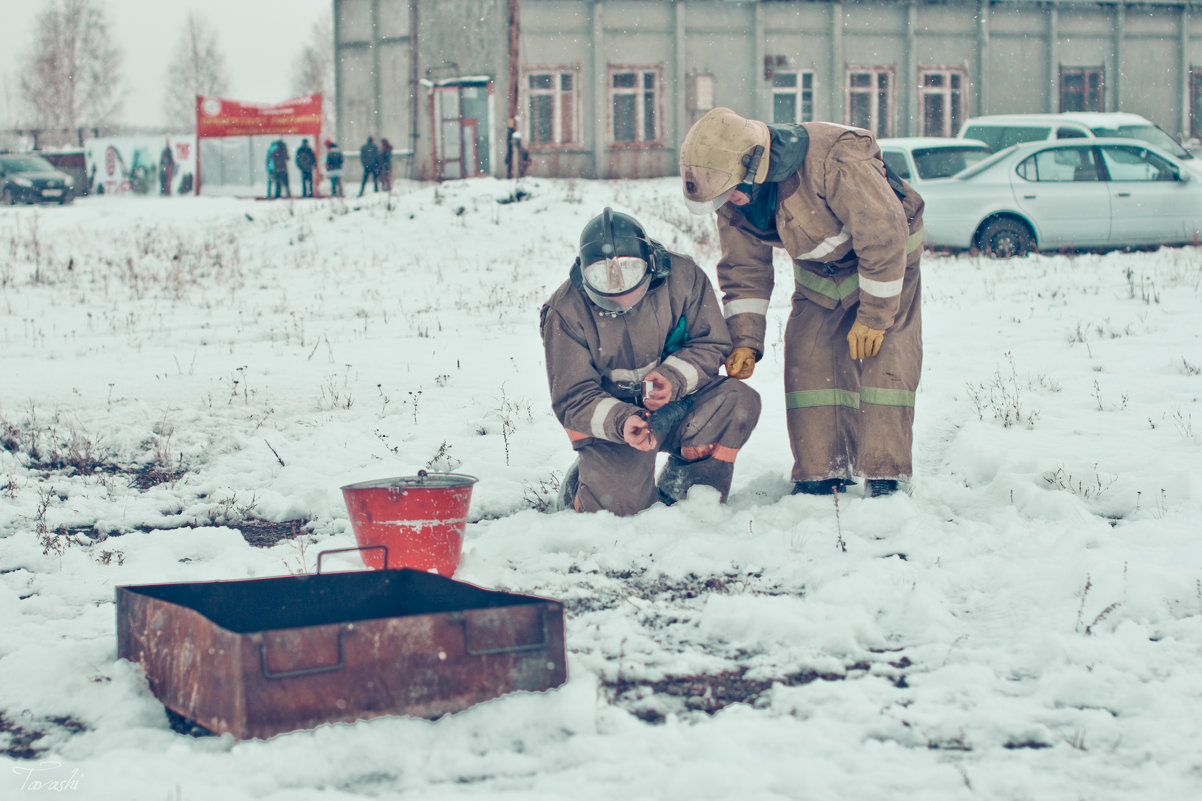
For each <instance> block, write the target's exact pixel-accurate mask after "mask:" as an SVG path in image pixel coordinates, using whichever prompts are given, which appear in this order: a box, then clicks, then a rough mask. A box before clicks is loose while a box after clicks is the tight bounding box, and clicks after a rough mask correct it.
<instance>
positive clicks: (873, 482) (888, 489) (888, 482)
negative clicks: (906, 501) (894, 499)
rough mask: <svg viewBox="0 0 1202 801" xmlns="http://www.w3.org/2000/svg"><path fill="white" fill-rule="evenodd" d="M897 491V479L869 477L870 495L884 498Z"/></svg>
mask: <svg viewBox="0 0 1202 801" xmlns="http://www.w3.org/2000/svg"><path fill="white" fill-rule="evenodd" d="M895 492H897V479H893V478H870V479H868V497H870V498H883V497H885V496H886V495H892V494H893V493H895Z"/></svg>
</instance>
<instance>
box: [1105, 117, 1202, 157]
mask: <svg viewBox="0 0 1202 801" xmlns="http://www.w3.org/2000/svg"><path fill="white" fill-rule="evenodd" d="M1091 130H1092V131H1093V132H1094V133H1095V134H1096V135H1098V136H1121V137H1123V138H1124V139H1139V140H1140V141H1142V142H1147V143H1148V144H1150V145H1156V146H1157V147H1159V148H1161V149H1162V150H1167V151H1169V152H1170V153H1172V154H1173V155H1174V156H1176V157H1177V158H1179V159H1192V158H1193V157H1194V156H1193V154H1192V153H1190V152H1189V151H1188V150H1186V149H1185V148H1184V147H1182V146H1181V144H1180V143H1179V142H1178V141H1177V140H1176V139H1174V138H1173V137H1171V136H1169V134H1168V133H1167V132H1165V131H1164V130H1162V129H1160V128H1157V127H1156V126H1155V125H1113V126H1102V125H1099V126H1097V127H1094V128H1092V129H1091Z"/></svg>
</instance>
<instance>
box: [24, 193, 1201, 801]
mask: <svg viewBox="0 0 1202 801" xmlns="http://www.w3.org/2000/svg"><path fill="white" fill-rule="evenodd" d="M517 189H521V190H522V191H523V192H525V193H528V197H523V199H522V200H521V201H520V202H511V203H501V202H498V201H500V200H506V199H509V198H511V197H512V196H513V194H514V192H515V190H517ZM607 204H608V205H612V206H613V207H614V208H616V209H618V210H622V211H627V212H630V213H633V214H634V215H635V216H636V217H638V218H639V219H640V220H641V221H642V222H643V223H644V224H645V226H646V227H647V229H648V232H649V233H650V234H651V235H652V236H653V237H655V238H658V239H660V240H662V241H663V242H664V243H665V244H666V245H667V246H668V247H669V248H672V249H675V250H679V251H683V252H685V253H689V254H691V255H693V256H694V257H695V258H696V259H697V260H698V262H699V263H700V264H701V265H702V266H703V267H704V268H705V269H706V270H707V271H708V272H710V273H711V275H712V273H713V269H714V265H715V263H716V260H717V249H716V248H717V244H716V234H715V231H714V227H713V221H712V219H705V218H696V217H692V216H690V215H689V214H687V213H686V211H685V209H684V207H683V204H682V202H681V201H680V198H679V190H678V188H677V181H676V180H675V179H663V180H651V181H642V182H628V181H619V182H613V181H550V180H528V181H524V182H523V183H522V184H521V185H520V186H517V185H515V184H513V183H510V182H500V181H493V180H491V179H480V180H473V181H467V182H457V183H448V184H443V185H440V186H429V185H427V186H409V187H405V188H404V189H403V190H401V191H398V192H397V193H396V194H394V195H393V196H392V197H387V196H385V195H377V196H373V197H370V198H365V199H363V200H348V201H347V202H346V203H345V204H342V203H336V202H332V201H328V200H322V201H299V200H298V201H293V202H287V201H279V202H261V201H250V200H237V199H232V198H170V199H159V198H128V197H127V198H108V199H104V198H95V199H82V200H79V201H77V202H76V203H75V204H74V205H73V206H71V207H67V208H50V209H46V208H37V209H30V208H6V209H4V210H3V211H2V212H0V248H2V251H0V354H2V357H0V443H2V444H3V447H2V448H0V621H2V623H3V630H4V636H3V638H0V716H2V717H0V749H2V750H3V756H2V757H0V762H2V766H0V797H2V798H5V799H9V798H13V799H17V798H27V797H29V798H37V797H42V796H46V795H52V794H55V793H57V794H59V795H67V796H70V797H76V798H86V799H89V800H92V799H94V800H95V801H107V800H108V799H113V800H114V801H125V800H126V799H155V800H161V799H176V801H179V800H180V799H213V798H220V799H222V800H223V801H240V800H241V799H263V798H269V799H322V801H326V800H327V799H344V798H355V797H386V798H392V797H402V798H414V799H417V798H422V799H426V798H468V797H471V798H489V799H522V801H529V800H530V799H557V800H558V799H564V798H569V797H570V798H574V799H577V800H578V801H610V800H611V799H615V798H623V799H686V798H687V799H697V798H715V799H717V798H721V799H736V798H737V799H786V798H790V799H791V798H805V799H840V801H846V800H849V799H874V800H876V799H897V798H918V799H968V798H988V799H1077V798H1088V799H1157V800H1161V799H1187V798H1198V797H1202V751H1200V750H1199V746H1198V743H1199V739H1200V737H1202V723H1200V720H1202V676H1200V669H1199V665H1200V664H1202V541H1200V540H1199V529H1200V525H1199V520H1200V519H1202V514H1200V513H1202V480H1200V478H1199V472H1200V470H1202V412H1200V408H1202V407H1200V406H1199V396H1200V395H1202V375H1199V373H1200V372H1202V340H1200V338H1199V333H1198V331H1199V329H1198V321H1199V319H1202V250H1199V249H1198V248H1184V249H1163V250H1160V251H1157V252H1144V253H1109V254H1078V255H1047V256H1039V257H1033V258H1029V259H1023V260H1018V261H1011V262H997V261H991V260H985V259H980V258H977V257H973V256H969V255H956V256H951V255H946V254H928V256H927V257H926V259H925V260H924V264H923V284H924V286H923V292H924V297H923V305H924V318H925V327H926V331H925V341H926V353H925V363H924V375H923V381H922V384H921V386H920V388H919V393H918V407H917V424H916V432H915V435H916V436H915V440H916V445H915V456H916V475H915V476H914V479H913V481H912V482H911V483H910V484H909V485H908V486H907V487H906V492H904V493H899V494H898V495H895V496H893V497H890V498H885V499H869V498H866V497H863V492H862V490H860V489H859V488H856V489H854V490H853V491H852V492H849V493H848V494H846V495H845V496H843V497H842V498H840V499H839V502H838V505H837V506H836V505H835V503H833V502H832V499H830V498H815V497H794V496H791V495H789V490H790V486H791V485H790V483H789V481H788V474H789V468H790V462H791V457H790V453H789V448H788V444H787V442H786V440H785V436H784V431H785V424H784V406H783V397H782V394H783V393H782V389H781V349H780V335H781V332H782V330H783V325H784V320H785V316H786V314H787V310H788V304H789V294H788V291H787V290H788V287H789V286H790V278H789V271H788V266H787V264H786V263H785V262H783V261H781V262H778V265H777V266H778V286H777V293H776V296H775V297H774V298H773V302H772V307H771V312H770V314H771V318H770V320H769V324H768V330H769V341H770V343H772V344H771V345H770V346H769V348H768V352H767V353H766V354H765V358H764V360H763V361H762V362H761V363H760V365H759V367H758V369H757V371H756V373H755V376H754V377H753V379H752V384H753V386H755V387H756V388H757V389H758V390H759V391H760V393H761V395H762V397H763V399H764V413H763V416H762V418H761V421H760V424H759V427H758V428H757V430H756V432H755V434H754V435H753V437H752V439H751V441H750V442H749V443H748V445H747V447H746V448H745V449H744V450H743V451H742V452H741V454H740V457H739V462H738V466H737V470H736V475H735V486H734V491H733V494H732V497H731V499H730V503H729V504H727V505H725V506H722V505H719V504H718V502H717V498H716V496H715V495H714V494H713V493H712V492H710V491H708V490H704V489H701V490H698V491H695V492H694V493H693V495H692V496H690V498H689V499H688V500H687V501H685V502H683V503H681V504H678V505H677V506H674V507H672V508H665V507H661V506H657V507H654V508H652V509H650V510H648V511H647V512H645V513H643V514H641V515H638V516H636V517H634V518H628V519H618V518H614V517H612V516H610V515H607V514H601V515H595V516H580V515H576V514H575V513H572V512H556V513H547V512H545V511H543V510H542V509H541V507H544V506H545V504H546V502H547V500H548V498H549V497H550V496H551V495H552V494H553V493H554V487H555V485H556V484H557V482H558V479H559V477H560V476H561V474H562V472H563V470H564V469H565V468H566V467H567V466H568V464H570V462H571V452H570V449H569V446H568V440H567V438H566V436H564V433H563V431H562V429H561V428H560V427H559V425H558V424H557V423H556V421H555V419H554V418H553V417H552V415H551V412H550V407H549V402H548V395H547V390H546V377H545V373H544V366H543V359H542V347H541V343H540V341H539V336H538V309H539V306H540V304H541V303H542V301H543V300H544V299H545V298H546V297H547V296H548V295H549V294H550V293H551V291H552V290H553V289H554V288H555V286H557V285H558V284H559V283H560V282H561V281H562V280H564V278H566V275H567V270H568V266H569V265H570V263H571V261H572V259H573V257H574V252H575V243H576V237H577V235H578V233H579V230H580V228H581V226H582V225H583V224H584V222H585V221H587V220H588V219H589V218H590V217H592V216H593V215H595V214H597V213H599V212H600V211H601V209H602V208H604V206H606V205H607ZM1194 415H1198V420H1196V421H1195V420H1194V419H1193V418H1194ZM72 465H75V466H82V467H83V468H84V469H85V470H86V469H90V468H96V469H95V470H94V472H91V473H90V474H79V473H78V472H77V470H76V468H75V467H72ZM420 469H432V470H455V471H458V472H463V473H469V474H471V475H474V476H477V477H478V478H479V479H480V480H479V483H478V484H477V485H476V486H475V488H474V494H473V498H472V506H471V512H470V517H471V521H472V522H470V523H469V525H468V526H467V532H466V542H465V546H464V555H463V560H462V563H461V565H460V567H459V570H458V572H457V573H456V578H457V579H461V580H464V581H468V582H471V583H474V584H478V585H481V586H484V587H489V588H497V589H503V590H506V591H511V592H521V593H530V594H535V595H542V596H546V597H550V598H555V599H559V600H561V601H563V602H564V603H565V605H566V609H567V621H566V627H567V646H568V652H569V653H568V672H569V673H568V682H567V684H565V685H564V686H563V687H561V688H559V689H556V690H554V691H551V692H547V693H536V694H522V693H519V694H514V695H510V696H506V697H503V698H500V699H497V700H495V701H491V702H488V703H485V704H482V705H479V706H476V707H474V708H472V709H469V710H466V711H464V712H460V713H457V714H454V715H450V716H446V717H444V718H442V719H440V720H437V721H427V720H418V719H410V718H403V717H391V718H380V719H376V720H372V721H365V722H360V723H357V724H353V725H331V726H324V727H321V728H318V729H316V730H309V731H299V732H294V733H290V734H286V735H281V736H278V737H276V738H273V739H271V740H268V741H247V742H235V741H234V740H233V739H232V738H231V737H229V736H226V737H202V738H193V737H189V736H186V735H183V734H177V733H175V732H174V731H173V730H172V729H171V728H170V727H169V725H168V720H167V718H166V716H165V714H164V711H163V707H162V706H161V705H160V704H159V702H158V701H157V700H156V699H155V698H154V696H153V695H152V694H151V693H150V691H149V689H148V688H147V686H146V684H145V682H144V680H143V679H141V678H140V677H139V675H138V674H137V672H136V671H135V670H134V669H133V668H132V667H131V665H129V664H128V663H125V662H119V661H117V659H116V636H115V630H114V617H115V615H114V603H113V599H114V588H115V587H117V586H120V585H129V584H150V583H167V582H192V581H207V580H219V579H245V578H248V577H264V576H272V575H288V574H291V573H298V572H304V571H308V572H311V571H312V570H313V569H314V567H315V556H316V554H317V552H319V551H321V550H326V549H332V548H345V547H350V546H353V545H354V538H353V535H352V533H351V530H350V525H349V522H348V518H347V512H346V509H345V506H344V504H343V500H342V496H341V493H340V491H339V488H340V487H341V486H343V485H345V484H349V483H353V482H358V481H366V480H370V479H378V478H387V477H391V476H405V475H413V474H415V473H416V472H417V471H418V470H420ZM164 479H166V480H164ZM247 521H251V522H255V521H258V525H260V526H266V524H267V523H270V522H274V523H289V522H290V521H308V522H307V528H306V529H305V531H306V533H305V534H304V535H302V536H301V537H299V538H298V539H285V540H283V541H281V542H279V543H278V544H275V545H274V546H272V547H253V546H252V545H250V544H248V541H247V540H246V539H245V538H244V537H243V536H242V534H241V533H240V531H239V530H238V528H236V527H235V526H236V525H237V524H238V523H243V524H247ZM263 521H266V522H263ZM730 701H737V703H728V702H730ZM39 735H40V736H39Z"/></svg>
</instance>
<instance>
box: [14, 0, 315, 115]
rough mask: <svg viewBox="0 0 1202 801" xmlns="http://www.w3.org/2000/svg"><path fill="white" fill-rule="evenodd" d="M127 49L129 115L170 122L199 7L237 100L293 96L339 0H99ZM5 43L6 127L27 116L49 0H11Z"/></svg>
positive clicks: (125, 73)
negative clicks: (177, 61) (170, 103)
mask: <svg viewBox="0 0 1202 801" xmlns="http://www.w3.org/2000/svg"><path fill="white" fill-rule="evenodd" d="M96 1H97V4H98V5H100V6H102V7H104V9H105V11H106V13H107V16H108V20H109V32H110V34H111V36H112V37H113V40H114V42H115V44H116V45H117V46H118V47H119V48H120V49H121V50H122V52H123V56H124V58H123V61H122V70H121V73H122V79H123V83H124V86H125V89H126V96H125V105H124V113H123V115H122V117H123V119H122V121H123V122H126V123H129V124H132V125H161V124H162V123H163V112H162V107H163V93H164V92H165V91H166V75H167V65H168V64H169V63H170V62H171V56H172V48H174V47H175V46H176V44H177V43H178V42H179V40H180V37H181V36H182V33H183V28H184V20H185V19H187V16H188V13H189V12H190V11H196V12H197V14H199V15H200V16H201V17H203V18H204V19H205V20H206V21H207V22H208V23H209V25H210V26H211V27H212V28H213V29H214V30H216V32H217V42H218V45H219V46H220V48H221V50H222V51H223V52H224V53H225V59H226V66H227V67H228V68H229V72H230V91H229V93H228V94H229V96H230V98H231V99H234V100H245V101H249V102H257V103H276V102H279V101H281V100H287V99H288V98H290V97H291V96H292V92H291V87H292V65H293V62H294V61H295V59H296V56H297V54H298V53H299V52H300V50H301V48H302V47H304V45H306V44H308V42H309V37H310V36H311V34H312V31H313V25H314V23H315V22H316V21H317V19H318V17H320V16H321V14H322V13H325V12H328V10H329V9H330V8H332V7H333V0H96ZM3 5H4V11H3V18H4V39H5V44H4V47H3V48H0V128H7V127H13V126H15V125H16V124H17V123H19V122H20V121H21V118H20V80H19V76H20V71H21V65H22V64H23V63H24V61H25V59H26V57H27V56H28V54H29V51H30V45H31V42H32V40H33V37H34V35H35V33H36V30H37V25H36V21H37V17H38V13H39V12H40V11H41V10H42V9H44V8H46V7H47V6H48V5H49V0H5V2H4V3H3Z"/></svg>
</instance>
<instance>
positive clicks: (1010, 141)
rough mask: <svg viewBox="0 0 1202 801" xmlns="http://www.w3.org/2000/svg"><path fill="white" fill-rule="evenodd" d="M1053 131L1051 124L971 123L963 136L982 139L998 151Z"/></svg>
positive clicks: (991, 148)
mask: <svg viewBox="0 0 1202 801" xmlns="http://www.w3.org/2000/svg"><path fill="white" fill-rule="evenodd" d="M1051 132H1052V126H1050V125H970V126H968V128H966V129H965V130H964V133H963V134H961V138H963V139H977V140H980V141H982V142H984V143H985V144H987V145H989V149H990V150H992V151H993V152H994V153H996V152H998V151H999V150H1003V149H1004V148H1007V147H1010V145H1017V144H1020V143H1022V142H1033V141H1035V140H1037V139H1047V138H1048V134H1050V133H1051Z"/></svg>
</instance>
